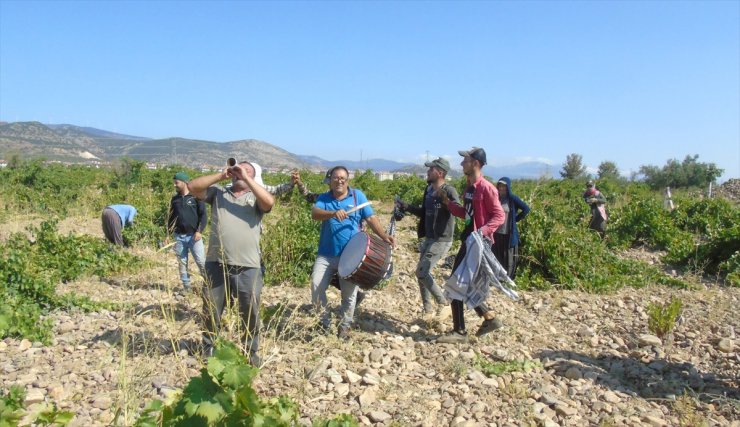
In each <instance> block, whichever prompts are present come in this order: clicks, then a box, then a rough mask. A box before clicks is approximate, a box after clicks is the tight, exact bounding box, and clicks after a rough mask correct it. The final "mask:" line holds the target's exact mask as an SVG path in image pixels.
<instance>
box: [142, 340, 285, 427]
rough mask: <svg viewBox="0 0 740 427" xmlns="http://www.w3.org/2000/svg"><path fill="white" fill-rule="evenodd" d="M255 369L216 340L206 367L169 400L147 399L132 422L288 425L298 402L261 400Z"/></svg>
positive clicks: (147, 426)
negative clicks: (180, 392) (255, 383)
mask: <svg viewBox="0 0 740 427" xmlns="http://www.w3.org/2000/svg"><path fill="white" fill-rule="evenodd" d="M257 372H258V370H257V369H256V368H254V367H252V366H250V365H249V364H248V363H247V359H246V358H245V357H244V355H243V354H242V353H241V351H240V350H239V349H238V348H237V347H236V345H234V344H233V343H231V342H228V341H220V342H218V343H217V345H216V350H215V353H214V355H213V357H210V358H208V366H207V368H203V369H201V372H200V376H199V377H193V378H191V379H190V382H189V383H188V385H187V386H186V387H185V389H184V390H183V391H182V394H181V395H180V396H178V397H177V398H176V400H174V401H173V402H169V403H165V402H162V401H161V400H154V401H152V402H150V403H149V404H148V405H147V406H146V408H145V409H144V411H143V412H142V414H141V416H140V417H139V419H138V420H137V421H136V424H135V425H136V426H139V427H155V426H181V425H198V426H224V427H226V426H234V425H254V426H258V425H263V426H290V425H295V424H296V422H297V421H298V405H297V404H296V403H295V402H294V401H293V400H292V399H290V398H289V397H285V396H281V397H278V398H273V399H270V400H269V401H266V402H265V401H263V400H262V399H260V398H259V396H257V393H256V392H255V391H254V389H253V388H252V380H253V379H254V377H255V376H256V375H257Z"/></svg>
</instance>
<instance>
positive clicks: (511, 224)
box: [493, 176, 529, 280]
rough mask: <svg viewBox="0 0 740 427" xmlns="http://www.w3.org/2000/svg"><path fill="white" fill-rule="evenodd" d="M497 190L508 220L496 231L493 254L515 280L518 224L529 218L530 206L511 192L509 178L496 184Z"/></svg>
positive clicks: (517, 258)
mask: <svg viewBox="0 0 740 427" xmlns="http://www.w3.org/2000/svg"><path fill="white" fill-rule="evenodd" d="M496 188H497V189H498V199H499V201H500V202H501V207H502V208H503V209H504V213H505V214H506V220H505V221H504V223H503V224H501V227H499V228H498V230H496V234H495V236H494V240H493V241H494V243H493V254H494V255H496V259H497V260H498V262H500V263H501V266H502V267H504V269H505V270H506V273H507V274H508V276H509V278H511V279H512V280H514V277H515V276H516V266H517V262H518V260H519V229H518V228H517V226H516V223H517V222H519V221H521V220H523V219H524V217H525V216H527V214H528V213H529V206H527V204H526V203H524V201H522V199H520V198H519V197H517V195H516V194H514V193H512V192H511V180H510V179H509V178H508V177H506V176H504V177H501V178H500V179H499V180H498V183H497V184H496Z"/></svg>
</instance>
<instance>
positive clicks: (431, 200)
mask: <svg viewBox="0 0 740 427" xmlns="http://www.w3.org/2000/svg"><path fill="white" fill-rule="evenodd" d="M424 166H426V167H428V168H429V169H428V170H427V183H428V184H429V185H428V186H427V187H426V189H425V190H424V200H423V201H422V205H421V206H412V205H409V204H407V203H404V202H403V201H399V202H398V204H399V207H400V209H401V211H402V212H410V213H412V214H414V215H416V216H418V217H420V218H421V219H420V226H421V229H423V231H424V235H423V236H419V237H424V243H423V244H422V245H421V249H420V250H419V252H421V255H420V257H419V262H418V263H417V265H416V279H417V280H418V282H419V290H420V291H421V302H422V304H423V309H424V315H425V316H428V315H431V314H432V313H433V312H434V311H433V308H432V298H434V301H435V302H436V303H437V311H436V314H437V316H438V317H439V318H440V320H442V318H443V317H446V316H448V315H449V313H450V310H449V305H448V304H447V300H446V299H445V297H444V294H443V293H442V289H440V287H439V286H438V285H437V284H436V283H434V277H433V276H432V268H434V266H435V265H436V264H437V262H438V261H439V260H440V259H442V258H443V257H444V256H445V255H446V254H447V251H449V250H450V246H452V236H453V234H454V232H455V217H453V216H452V215H451V214H450V211H448V210H447V206H445V205H444V204H442V201H441V199H440V198H439V197H437V195H436V192H437V190H439V189H440V188H441V189H442V191H444V192H445V193H446V194H447V198H448V199H450V200H454V201H456V202H457V201H458V200H459V197H458V194H457V191H456V190H455V188H454V187H452V186H451V185H447V184H446V183H445V178H446V177H447V173H448V172H449V171H450V163H449V162H448V161H447V160H445V159H443V158H441V157H440V158H438V159H435V160H433V161H431V162H427V163H424Z"/></svg>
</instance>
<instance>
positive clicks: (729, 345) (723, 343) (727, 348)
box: [717, 338, 735, 353]
mask: <svg viewBox="0 0 740 427" xmlns="http://www.w3.org/2000/svg"><path fill="white" fill-rule="evenodd" d="M734 347H735V344H734V343H733V342H732V340H731V339H729V338H722V339H721V340H719V342H718V343H717V350H719V351H721V352H723V353H732V350H733V348H734Z"/></svg>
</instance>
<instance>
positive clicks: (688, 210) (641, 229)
mask: <svg viewBox="0 0 740 427" xmlns="http://www.w3.org/2000/svg"><path fill="white" fill-rule="evenodd" d="M676 201H677V207H676V209H674V210H673V211H669V210H667V209H665V208H664V207H663V205H662V202H660V201H659V199H658V198H657V197H656V196H653V197H648V198H644V199H641V200H636V201H634V202H633V203H630V204H626V205H624V206H622V207H621V209H619V210H618V211H617V212H616V215H614V216H613V217H616V218H617V219H616V221H614V223H613V224H612V225H611V227H610V231H611V233H613V237H614V238H613V240H612V242H611V244H613V245H615V246H618V247H630V246H637V245H647V246H650V247H653V248H656V249H662V250H666V251H667V254H666V256H665V257H664V260H665V261H666V262H668V263H671V264H674V265H677V266H686V267H689V268H691V269H693V270H695V271H701V272H704V273H709V274H720V275H725V276H726V281H727V283H728V284H730V285H734V286H738V285H740V283H738V281H737V277H738V276H737V274H738V273H737V272H738V259H740V256H739V255H738V253H740V209H738V207H737V206H735V205H733V204H732V203H730V202H729V201H727V200H724V199H700V198H696V197H692V198H689V197H683V198H681V197H677V198H676Z"/></svg>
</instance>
